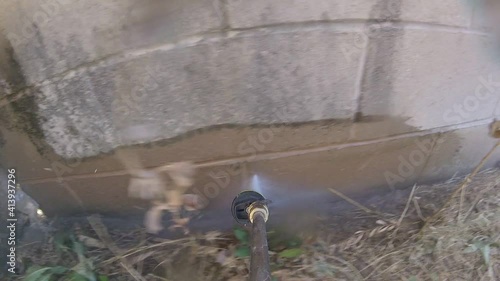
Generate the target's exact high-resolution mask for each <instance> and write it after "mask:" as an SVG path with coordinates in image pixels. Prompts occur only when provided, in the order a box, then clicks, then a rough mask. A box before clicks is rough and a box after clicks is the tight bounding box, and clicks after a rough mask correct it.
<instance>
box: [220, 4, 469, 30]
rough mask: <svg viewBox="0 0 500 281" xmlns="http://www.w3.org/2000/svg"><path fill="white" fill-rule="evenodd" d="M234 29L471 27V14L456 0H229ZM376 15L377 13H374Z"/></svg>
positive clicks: (230, 18) (231, 24)
mask: <svg viewBox="0 0 500 281" xmlns="http://www.w3.org/2000/svg"><path fill="white" fill-rule="evenodd" d="M228 11H229V23H230V26H231V27H233V28H251V27H254V26H266V25H273V24H286V23H297V22H314V21H342V20H351V21H352V20H361V21H364V20H366V19H373V20H376V19H387V18H395V17H397V18H398V19H400V20H403V21H408V22H423V23H433V24H442V25H450V26H462V27H466V26H469V25H470V20H471V16H470V15H471V11H470V10H468V9H467V7H464V5H463V3H461V2H460V1H457V0H445V1H439V2H436V1H432V0H425V1H393V0H390V1H364V0H354V1H353V0H337V1H328V0H312V1H307V0H293V1H266V0H257V1H244V0H229V1H228ZM374 12H376V13H375V14H374Z"/></svg>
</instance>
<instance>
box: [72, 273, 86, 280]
mask: <svg viewBox="0 0 500 281" xmlns="http://www.w3.org/2000/svg"><path fill="white" fill-rule="evenodd" d="M67 280H68V281H88V279H87V278H86V277H85V276H83V275H80V274H78V273H77V272H73V273H72V274H71V275H70V276H69V277H68V279H67Z"/></svg>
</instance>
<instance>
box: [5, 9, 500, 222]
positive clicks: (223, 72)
mask: <svg viewBox="0 0 500 281" xmlns="http://www.w3.org/2000/svg"><path fill="white" fill-rule="evenodd" d="M153 2H154V1H146V2H144V1H139V0H125V1H104V2H103V1H94V0H91V1H83V0H81V1H68V0H48V1H47V2H36V1H28V0H22V1H14V0H8V1H3V2H2V3H0V16H1V17H0V18H1V22H0V26H1V30H2V32H1V34H2V36H0V46H2V48H0V49H1V50H2V51H0V106H1V107H3V109H6V110H4V111H2V113H1V116H0V119H1V120H2V121H3V122H2V123H3V125H2V126H1V128H0V129H2V130H4V131H5V132H8V133H4V135H7V136H9V137H7V138H6V142H7V145H6V146H5V147H10V148H12V147H19V146H18V144H16V143H14V144H13V142H16V141H15V140H18V139H21V137H20V136H19V134H26V136H24V137H22V139H23V140H26V139H29V141H30V142H32V144H30V151H31V152H30V153H29V154H28V153H26V154H23V155H24V157H25V158H29V157H34V158H36V159H37V160H36V161H37V164H36V165H35V166H36V168H33V167H30V169H29V172H24V173H25V174H23V176H22V177H23V178H26V179H28V180H29V181H31V182H32V183H33V186H39V187H40V188H41V189H44V188H49V187H48V186H50V179H47V178H50V177H51V176H50V175H48V174H47V170H44V171H33V169H39V170H40V169H42V170H43V169H44V168H47V167H43V166H44V165H49V166H50V165H51V163H54V161H65V160H66V159H68V158H82V159H85V160H84V163H85V164H82V165H81V166H79V168H72V169H71V172H70V175H68V176H78V181H81V183H78V187H76V189H78V190H85V188H84V187H85V180H83V178H85V177H86V176H87V175H89V174H92V173H94V172H93V171H94V170H96V171H97V170H99V169H101V167H102V170H99V171H97V172H95V173H97V174H98V176H97V177H102V178H112V179H113V180H112V182H110V183H112V184H114V182H118V183H123V182H126V180H124V177H125V176H126V174H123V173H122V174H120V175H121V176H115V175H113V176H108V175H106V173H108V172H116V171H120V170H121V171H122V172H123V167H121V166H120V165H119V164H118V163H116V160H114V161H109V159H108V158H109V157H112V156H109V155H112V152H113V150H114V149H116V148H117V147H120V146H126V145H130V144H146V145H152V146H155V145H158V144H159V143H162V142H164V143H166V144H162V145H160V148H159V151H161V153H165V156H164V157H160V156H158V154H159V153H158V152H156V148H155V149H150V150H148V149H147V148H141V149H142V150H140V151H141V153H144V154H145V155H147V157H146V158H147V159H146V160H145V163H146V165H148V166H156V165H161V164H162V163H164V162H165V161H167V162H168V161H181V160H186V159H189V160H194V161H197V162H204V161H216V160H218V159H233V158H234V159H240V158H241V159H243V160H241V161H247V160H248V159H247V158H245V157H249V154H250V155H253V154H256V155H258V156H259V157H261V158H257V159H260V160H255V164H254V165H253V167H254V168H255V169H264V170H265V169H268V170H271V166H275V165H276V166H277V167H283V169H284V170H286V173H288V174H289V175H293V174H294V173H297V169H299V168H298V167H299V166H301V163H302V162H304V163H309V164H311V163H312V162H314V159H319V161H320V162H321V161H323V160H324V161H326V162H327V163H329V164H328V165H327V166H328V167H330V168H332V169H334V170H336V169H337V168H338V169H339V171H341V165H343V164H342V163H343V162H345V161H347V160H346V159H351V158H352V160H349V161H352V163H351V162H350V163H351V164H352V165H350V166H349V167H351V168H349V169H351V170H353V171H356V172H354V173H353V177H355V178H358V177H361V179H360V181H359V182H358V181H355V184H354V185H356V186H359V188H360V189H362V188H369V187H370V186H371V185H373V183H372V184H371V185H370V183H368V182H366V180H365V178H363V177H362V175H363V174H365V175H377V177H376V178H377V181H376V185H384V184H386V183H387V179H386V178H385V177H384V176H380V173H382V175H383V171H397V170H398V165H400V163H399V162H400V158H399V156H401V155H403V154H404V155H403V156H402V157H403V158H405V157H406V158H408V157H410V155H412V154H411V153H412V152H414V151H415V148H414V147H415V146H414V145H413V144H412V145H405V143H406V140H408V139H410V140H413V139H414V138H419V137H424V136H425V137H428V138H432V140H433V142H437V141H436V140H435V139H434V137H435V136H436V135H440V134H448V135H451V136H452V138H451V139H452V141H449V144H450V145H449V146H450V147H457V149H458V148H463V149H462V150H460V149H459V150H458V151H461V152H456V150H453V151H451V150H447V149H444V148H443V146H442V145H441V146H439V147H437V148H436V150H435V151H433V153H436V155H435V156H433V157H431V156H430V153H427V154H425V155H424V157H425V159H426V162H425V163H424V164H422V166H420V165H418V167H414V169H415V173H412V175H411V176H409V177H403V181H401V182H400V184H399V185H398V187H399V186H405V185H410V184H412V183H414V182H417V181H425V180H428V179H437V178H445V177H447V176H451V175H452V174H453V173H454V171H460V172H466V171H467V170H468V169H470V168H472V167H471V163H470V162H474V161H476V160H477V159H476V158H474V157H469V156H470V155H476V154H480V153H483V152H484V151H483V150H484V149H486V148H487V147H488V145H489V144H490V139H487V136H486V135H487V134H486V131H487V129H486V128H487V127H488V123H489V122H491V121H492V120H493V118H494V117H500V103H499V102H500V93H499V91H500V85H499V83H498V82H497V81H500V79H498V78H497V77H499V76H500V75H499V74H500V62H499V61H498V58H499V57H498V56H497V54H496V50H498V49H499V48H500V47H499V45H497V42H495V40H494V36H491V34H490V33H488V29H486V28H484V25H482V24H478V23H477V21H476V20H477V19H476V17H477V15H475V14H474V12H473V11H474V9H472V8H471V7H470V6H467V5H466V4H464V3H462V2H461V1H458V0H445V1H430V0H425V1H410V0H408V1H406V0H405V1H390V0H388V1H372V2H367V1H361V0H355V1H352V0H351V1H347V0H336V1H324V0H310V1H302V0H293V1H281V0H279V1H263V0H256V1H241V0H226V1H219V0H188V1H177V2H171V1H168V2H167V1H165V2H161V3H162V4H158V3H160V2H158V3H156V2H155V3H156V4H155V3H153ZM157 4H158V5H160V6H155V5H157ZM476 11H477V10H476ZM6 50H11V51H6ZM26 113H29V114H26ZM20 123H27V124H28V125H26V126H25V125H23V126H20V125H19V124H20ZM276 124H287V126H286V129H283V131H279V132H278V133H276V134H275V135H274V140H273V142H272V143H269V144H266V145H265V146H263V147H258V148H255V147H254V149H253V150H249V149H244V147H242V146H241V144H245V142H246V141H247V140H248V139H249V138H250V139H251V138H252V137H254V136H255V134H258V133H259V132H262V129H261V128H267V127H269V126H274V125H276ZM325 124H327V125H325ZM142 125H146V127H147V128H148V132H147V134H146V135H142V136H141V137H140V138H128V139H127V138H123V136H124V135H127V134H128V133H129V132H131V131H132V132H135V131H137V130H139V131H140V130H141V129H140V128H141V126H142ZM325 126H326V127H325ZM221 128H223V129H221ZM205 129H206V131H205ZM476 129H477V130H476ZM197 130H202V132H201V133H200V135H199V136H197V137H193V138H190V137H189V135H190V134H191V133H192V132H193V131H197ZM221 130H226V132H225V133H224V134H222V133H220V132H221ZM295 130H297V131H299V132H295ZM301 130H302V131H301ZM329 130H335V131H336V132H335V134H333V133H331V132H330V131H329ZM337 130H338V131H337ZM206 132H209V134H208V133H206ZM306 132H307V133H306ZM478 132H480V133H478ZM35 133H36V134H35ZM482 133H485V135H484V139H483V138H482V137H479V135H480V134H482ZM10 136H15V137H10ZM186 136H188V137H186ZM225 137H226V138H228V139H225V140H224V141H220V142H219V141H217V139H220V138H225ZM478 138H480V139H478ZM194 139H196V141H193V140H194ZM203 140H205V141H203ZM200 143H201V145H200ZM220 143H222V144H223V145H224V148H227V149H225V150H221V147H219V146H218V145H220ZM32 146H33V147H32ZM351 146H352V147H351ZM190 147H191V148H190ZM317 147H319V148H321V149H323V148H324V150H321V149H320V151H316V150H314V149H315V148H317ZM474 147H481V148H482V150H481V151H477V150H475V149H474ZM44 148H45V149H44ZM178 148H181V150H182V153H180V152H176V151H175V150H176V149H178ZM391 149H393V150H394V151H392V150H391ZM337 150H339V151H340V150H342V152H338V153H337V152H335V153H334V152H332V151H337ZM47 151H48V152H47ZM152 151H155V152H152ZM368 151H384V153H382V154H384V155H385V154H387V155H386V156H387V157H386V156H381V155H382V154H379V153H374V154H373V155H372V154H370V153H368ZM37 153H38V154H39V155H38V154H37ZM161 153H160V154H161ZM288 153H292V154H293V153H297V155H296V157H295V156H294V157H291V158H287V157H288V156H287V157H285V156H286V155H289V154H288ZM322 153H326V156H324V157H325V158H323V156H318V155H322ZM35 154H36V155H35ZM302 154H303V155H305V156H301V155H302ZM309 154H311V155H309ZM330 154H335V156H334V157H330V158H329V155H330ZM344 154H345V155H347V156H344ZM5 155H7V156H5ZM47 155H51V156H50V157H48V156H47ZM161 155H163V154H161ZM293 155H295V154H293ZM0 156H2V153H0ZM3 156H4V157H3V158H4V159H7V160H3V161H7V162H8V161H12V159H13V158H15V157H14V156H13V154H11V153H3ZM266 157H269V158H270V160H269V163H271V164H265V162H266V161H268V160H267V158H266ZM366 157H368V158H369V161H368V164H367V163H366V162H365V161H364V160H365V158H366ZM496 157H497V158H498V156H496ZM45 158H47V159H45ZM282 158H283V160H280V161H281V162H280V161H277V160H276V161H271V160H274V159H282ZM54 159H56V160H54ZM252 159H253V158H252ZM291 159H292V160H291ZM456 159H458V160H456ZM101 160H102V161H103V162H99V161H101ZM290 160H291V161H297V163H298V165H297V166H287V167H285V165H284V164H283V163H287V162H288V161H290ZM469 160H470V161H469ZM14 161H15V163H20V164H19V165H24V164H23V161H20V160H14ZM85 161H87V162H85ZM235 161H239V160H235ZM252 161H254V160H252ZM330 161H331V163H330ZM335 161H339V162H338V163H337V162H335ZM447 161H451V162H452V163H453V164H452V165H451V167H452V168H450V169H448V170H439V169H438V168H437V167H439V166H442V165H444V163H448V162H447ZM380 162H384V163H386V164H384V165H383V167H378V166H377V165H372V164H373V163H380ZM103 163H112V164H110V165H109V166H107V165H104V164H103ZM370 163H372V164H370ZM93 167H99V168H98V169H96V168H93ZM258 167H262V168H258ZM266 167H267V168H266ZM310 167H312V168H310V169H309V170H308V171H309V172H308V173H309V175H307V176H311V177H312V176H315V175H317V176H318V177H320V178H322V179H323V181H322V182H321V184H326V183H327V182H328V176H331V174H329V172H328V171H326V170H323V171H320V170H319V169H318V168H314V167H316V166H314V165H312V164H311V165H310ZM363 167H364V168H363ZM365 169H366V170H365ZM436 169H437V171H438V172H436ZM25 170H26V171H27V170H28V169H25ZM276 170H279V168H277V169H276ZM101 171H102V173H103V174H102V175H99V174H100V173H101ZM315 171H317V172H315ZM118 173H120V172H118ZM318 173H319V174H318ZM394 173H395V174H397V173H396V172H394ZM339 175H342V172H339ZM52 177H53V176H52ZM80 177H81V178H80ZM89 177H90V178H92V179H93V183H94V184H93V185H92V188H94V189H96V190H97V189H98V186H97V185H98V183H99V180H98V179H94V177H95V176H94V175H89ZM41 179H47V181H44V182H40V181H39V180H41ZM200 181H201V182H200V183H199V184H200V185H203V181H205V178H204V177H201V178H200ZM384 181H385V183H384ZM351 182H352V178H349V177H345V178H343V177H342V178H339V179H338V180H337V181H336V184H339V185H346V188H347V189H349V188H351V187H352V186H350V185H349V183H351ZM305 184H307V183H305ZM54 188H56V189H57V187H54V186H51V187H50V189H54ZM120 188H121V189H120ZM123 188H125V187H123V186H122V187H118V189H116V190H122V189H123ZM352 188H354V187H352ZM35 189H36V188H33V190H35ZM34 192H35V191H34ZM82 192H83V191H82ZM117 192H118V191H117ZM35 193H36V194H43V191H41V190H37V191H36V192H35ZM70 193H71V192H70ZM40 196H41V198H42V197H43V196H42V195H40ZM82 196H83V195H82ZM61 197H65V196H62V195H61ZM83 197H84V196H83ZM85 198H87V197H85ZM85 200H87V199H85ZM88 200H91V199H88ZM120 200H121V201H125V200H126V199H123V198H122V199H119V200H118V199H117V201H120ZM133 204H135V203H133ZM97 205H98V204H97ZM97 205H93V206H94V207H95V208H96V209H99V208H100V207H99V206H97ZM66 208H69V207H68V206H65V207H61V208H59V209H66ZM54 212H55V211H54Z"/></svg>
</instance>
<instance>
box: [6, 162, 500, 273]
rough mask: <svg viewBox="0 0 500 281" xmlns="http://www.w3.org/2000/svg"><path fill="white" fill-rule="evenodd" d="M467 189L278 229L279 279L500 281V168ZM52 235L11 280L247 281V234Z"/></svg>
mask: <svg viewBox="0 0 500 281" xmlns="http://www.w3.org/2000/svg"><path fill="white" fill-rule="evenodd" d="M463 183H464V178H453V179H450V180H448V181H446V182H443V183H440V184H435V185H432V186H414V187H413V188H410V189H407V190H403V191H398V192H399V193H398V194H395V193H389V194H386V195H378V196H375V197H373V196H372V197H370V198H368V199H366V200H365V199H356V200H354V199H352V198H349V197H345V196H342V195H341V196H340V197H342V200H343V201H344V203H343V204H346V205H345V206H344V207H342V204H340V203H339V204H337V206H336V207H335V208H332V210H331V212H330V213H325V214H323V215H322V216H320V217H315V218H311V219H312V220H314V221H315V222H316V225H317V227H315V228H311V229H302V230H297V229H295V230H294V229H293V228H289V227H286V225H285V226H284V227H280V226H278V225H274V226H270V227H269V228H268V231H269V233H268V239H269V245H270V251H271V252H270V253H271V268H272V270H273V273H272V275H273V278H274V280H412V281H413V280H432V281H434V280H498V278H500V251H499V246H500V234H499V233H500V221H499V220H498V218H499V217H500V170H486V171H483V172H480V173H478V174H477V175H475V176H474V177H473V178H472V179H468V180H467V186H466V188H464V189H463V191H464V192H463V193H462V192H457V190H460V189H459V188H460V187H461V186H463ZM337 195H338V194H337ZM341 208H344V210H341ZM44 232H45V234H44V235H42V236H44V237H45V238H44V239H43V241H27V240H25V241H24V243H23V245H22V246H21V248H20V253H19V256H20V260H19V262H20V266H19V270H20V271H21V272H20V275H18V276H15V277H12V280H41V279H30V274H31V276H32V274H33V272H35V273H36V272H42V273H43V276H46V277H49V279H46V280H71V279H68V278H77V277H78V278H81V279H73V280H245V279H246V278H247V277H248V268H249V257H248V255H249V253H248V241H249V240H248V233H247V232H246V231H245V230H244V229H242V228H239V227H235V228H233V229H231V230H229V231H210V232H198V233H194V232H193V233H191V234H187V235H179V236H178V237H176V238H161V237H158V236H154V235H150V234H147V233H146V231H145V229H143V228H141V227H137V228H136V229H131V228H130V227H128V228H127V227H122V228H120V227H117V224H116V222H115V223H114V224H110V223H108V221H107V220H106V219H104V218H102V219H101V218H99V217H95V216H91V217H89V218H85V219H80V220H72V221H71V222H70V221H67V220H66V222H65V223H62V224H61V223H57V222H55V221H52V222H51V223H49V224H48V226H47V228H46V229H45V230H44ZM49 275H50V276H49ZM40 276H42V275H40ZM40 276H38V277H40ZM75 276H77V277H75ZM38 277H37V278H38ZM50 278H52V279H50ZM82 278H83V279H82Z"/></svg>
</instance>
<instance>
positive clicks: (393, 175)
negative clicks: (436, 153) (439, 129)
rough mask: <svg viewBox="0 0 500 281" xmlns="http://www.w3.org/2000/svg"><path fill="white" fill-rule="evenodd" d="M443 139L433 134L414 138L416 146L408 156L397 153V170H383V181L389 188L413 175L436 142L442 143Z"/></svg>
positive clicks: (424, 161)
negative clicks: (422, 137) (427, 136)
mask: <svg viewBox="0 0 500 281" xmlns="http://www.w3.org/2000/svg"><path fill="white" fill-rule="evenodd" d="M443 142H444V139H443V138H440V137H439V135H437V134H434V135H432V136H431V137H430V138H426V139H423V140H422V139H416V140H415V141H414V143H415V145H416V148H415V149H414V150H412V151H411V152H410V154H408V156H406V157H405V156H403V155H399V156H398V160H399V165H398V167H397V171H394V172H392V171H385V172H384V177H385V181H386V182H387V184H388V185H389V188H390V189H394V188H396V186H397V184H400V183H404V182H405V181H406V180H407V179H408V178H410V177H412V176H414V175H415V173H416V172H417V169H418V168H419V167H421V166H423V165H424V164H425V163H426V162H427V159H428V158H429V156H430V155H431V153H432V150H433V147H434V146H435V145H436V144H440V143H443Z"/></svg>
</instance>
